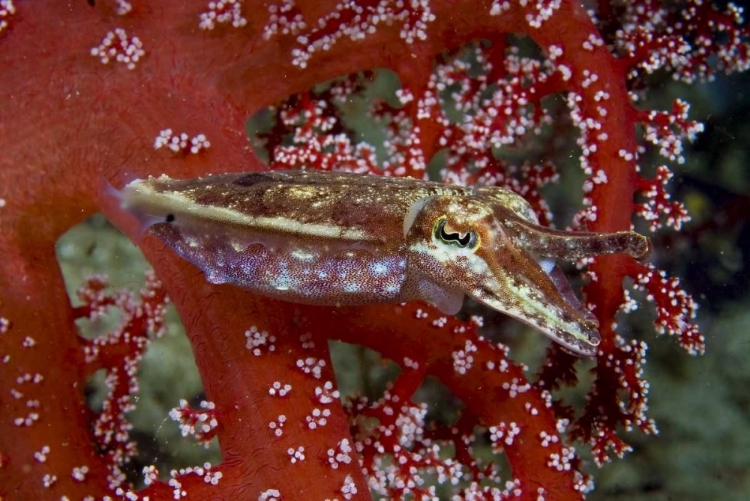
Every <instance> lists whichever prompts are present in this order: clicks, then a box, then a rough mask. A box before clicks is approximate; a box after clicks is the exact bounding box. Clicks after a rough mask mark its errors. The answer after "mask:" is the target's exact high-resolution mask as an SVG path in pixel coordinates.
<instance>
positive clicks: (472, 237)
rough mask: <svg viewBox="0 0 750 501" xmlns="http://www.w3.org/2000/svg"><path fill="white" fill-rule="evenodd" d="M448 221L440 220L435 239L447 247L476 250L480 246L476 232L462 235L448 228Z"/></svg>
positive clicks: (436, 227) (436, 226)
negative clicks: (453, 246)
mask: <svg viewBox="0 0 750 501" xmlns="http://www.w3.org/2000/svg"><path fill="white" fill-rule="evenodd" d="M447 224H448V220H447V219H446V218H440V219H438V221H437V224H436V225H435V238H437V239H438V240H439V241H440V242H442V243H444V244H447V245H456V246H458V247H461V248H462V249H475V248H476V247H477V244H479V238H478V237H477V234H476V232H474V231H468V232H466V233H461V232H457V231H451V228H450V226H448V227H447V228H446V225H447Z"/></svg>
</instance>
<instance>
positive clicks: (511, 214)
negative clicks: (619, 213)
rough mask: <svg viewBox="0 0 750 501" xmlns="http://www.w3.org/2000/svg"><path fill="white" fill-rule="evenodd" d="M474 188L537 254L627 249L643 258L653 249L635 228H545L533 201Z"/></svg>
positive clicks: (570, 256)
mask: <svg viewBox="0 0 750 501" xmlns="http://www.w3.org/2000/svg"><path fill="white" fill-rule="evenodd" d="M475 191H476V193H477V195H478V196H479V198H481V199H483V200H485V201H487V203H488V204H490V205H491V206H492V207H493V210H494V214H495V217H496V218H497V219H498V220H499V221H501V224H502V225H503V227H504V228H505V229H506V230H507V231H508V234H509V235H510V238H511V239H512V240H513V243H514V244H515V245H517V246H519V247H522V248H524V249H526V250H527V251H529V252H531V253H533V254H535V255H538V256H547V257H554V258H558V259H567V260H572V259H579V258H583V257H593V256H599V255H602V254H619V253H626V254H629V255H630V256H632V257H633V258H635V259H639V260H643V259H646V258H647V257H648V256H649V254H650V253H651V243H650V241H649V239H648V238H646V237H644V236H643V235H640V234H638V233H635V232H633V231H618V232H614V233H595V232H586V231H580V232H571V231H562V230H555V229H552V228H546V227H544V226H540V225H539V220H538V219H537V217H536V214H535V213H534V210H533V209H532V208H531V205H529V203H528V202H527V201H526V200H525V199H524V198H523V197H521V196H520V195H517V194H516V193H513V192H510V191H508V190H505V189H502V188H497V187H492V186H486V187H482V188H477V189H476V190H475Z"/></svg>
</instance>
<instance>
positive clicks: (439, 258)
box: [405, 195, 648, 356]
mask: <svg viewBox="0 0 750 501" xmlns="http://www.w3.org/2000/svg"><path fill="white" fill-rule="evenodd" d="M515 196H517V195H514V196H512V197H510V198H508V200H510V202H511V203H510V204H508V205H505V206H502V205H499V203H498V202H497V200H496V199H494V200H487V199H483V198H482V197H473V198H470V197H464V198H456V197H448V196H437V197H432V198H430V199H429V200H425V201H420V205H419V207H418V209H419V210H418V213H417V214H415V215H413V221H411V224H410V225H409V227H408V231H407V232H406V235H407V236H406V238H407V246H408V249H409V268H408V270H409V271H408V273H409V276H415V274H416V276H418V277H419V279H418V280H420V281H424V280H429V281H432V282H434V283H436V284H439V285H440V286H442V287H444V288H445V289H447V290H456V289H458V290H462V291H464V292H465V293H466V294H467V295H468V296H470V297H472V298H473V299H475V300H477V301H479V302H481V303H483V304H485V305H487V306H489V307H490V308H493V309H495V310H498V311H501V312H504V313H506V314H508V315H510V316H513V317H515V318H517V319H519V320H521V321H523V322H525V323H527V324H529V325H531V326H533V327H535V328H537V329H539V330H541V331H542V332H544V333H545V334H546V335H547V336H549V337H550V338H552V339H554V340H555V341H556V342H558V343H560V344H561V345H563V346H564V347H565V348H567V349H569V350H571V351H573V352H575V353H577V354H580V355H586V356H592V355H594V354H595V353H596V347H597V346H598V344H599V342H600V337H599V332H598V330H597V328H598V321H597V320H596V318H595V317H594V315H593V314H592V313H591V312H590V311H588V310H587V309H586V308H585V307H584V306H583V305H582V304H581V303H580V302H579V301H578V299H577V298H576V297H575V294H573V292H572V289H571V288H570V286H569V284H568V282H567V280H566V279H565V277H564V275H563V274H562V272H561V271H560V270H559V268H557V267H556V266H555V265H554V262H552V261H550V260H549V259H543V258H541V257H540V256H550V254H551V257H557V253H558V250H557V249H554V250H553V251H552V252H549V251H548V250H547V249H546V248H544V247H542V246H541V245H538V243H539V242H540V239H539V238H538V235H539V234H540V232H542V233H543V232H544V231H546V229H545V228H542V227H539V226H538V225H535V224H533V223H531V222H529V221H527V220H526V219H525V218H524V217H518V216H514V217H513V218H512V221H511V222H512V224H511V226H510V227H508V226H506V225H507V222H508V220H509V219H508V217H502V218H498V217H497V214H498V212H499V213H500V215H501V216H507V214H506V212H508V211H509V212H510V213H511V214H518V212H517V210H516V209H519V208H520V207H521V206H518V207H516V206H515V205H514V204H515V201H514V200H515V198H514V197H515ZM519 198H520V197H519ZM509 206H510V207H512V208H511V209H508V207H509ZM519 221H523V222H524V224H520V223H519ZM405 230H406V227H405ZM527 234H531V236H530V237H529V236H528V235H527ZM566 234H567V236H568V237H573V238H574V241H575V242H579V243H580V246H581V247H582V248H581V249H579V248H574V252H572V255H573V256H574V257H579V256H585V255H591V254H590V253H589V252H590V251H592V250H598V251H601V250H604V252H607V253H612V252H629V253H630V252H632V253H634V254H637V255H642V254H643V249H640V248H639V247H640V244H637V245H636V246H634V247H633V248H631V244H632V242H636V243H637V242H645V245H646V248H648V244H647V239H645V237H641V236H640V235H636V234H635V233H632V234H630V235H629V236H628V237H627V238H622V237H621V236H620V235H619V234H607V233H605V234H590V235H585V236H584V237H583V238H578V237H577V235H578V234H577V233H573V232H559V234H555V235H553V238H552V239H551V240H553V242H558V241H561V239H564V237H565V236H566ZM638 237H640V238H638ZM526 241H530V242H534V244H532V245H526V244H524V242H526ZM553 248H554V245H553ZM600 253H601V252H600ZM563 257H570V255H563Z"/></svg>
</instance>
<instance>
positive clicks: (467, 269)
mask: <svg viewBox="0 0 750 501" xmlns="http://www.w3.org/2000/svg"><path fill="white" fill-rule="evenodd" d="M115 195H116V196H117V197H118V198H119V199H120V201H121V204H122V206H123V208H125V209H126V210H128V211H130V212H131V213H133V214H134V215H135V216H136V217H137V219H138V220H139V221H140V222H141V223H142V232H141V234H143V232H145V231H148V232H150V233H151V234H154V235H156V236H157V237H159V238H161V239H162V240H163V241H164V242H165V243H166V244H167V245H168V246H169V247H171V248H172V249H173V250H174V251H175V252H176V253H177V254H179V255H180V256H182V257H183V258H185V259H187V260H188V261H190V262H191V263H193V264H195V265H196V266H198V267H199V268H201V269H202V270H203V271H204V273H205V275H206V278H207V279H208V281H210V282H212V283H232V284H235V285H238V286H240V287H244V288H246V289H248V290H250V291H252V292H254V293H257V294H261V295H265V296H269V297H274V298H279V299H283V300H286V301H294V302H299V303H306V304H317V305H327V306H341V305H362V304H375V303H402V302H406V301H413V300H424V301H428V302H430V303H432V304H433V305H435V306H437V307H438V308H439V309H440V310H442V311H443V312H444V313H446V314H455V313H457V312H458V311H459V310H460V309H461V306H462V303H463V299H464V296H465V295H467V296H469V297H471V298H473V299H474V300H476V301H479V302H480V303H483V304H485V305H486V306H488V307H490V308H493V309H495V310H498V311H501V312H504V313H506V314H508V315H511V316H513V317H515V318H518V319H519V320H521V321H523V322H526V323H527V324H529V325H531V326H533V327H535V328H537V329H539V330H541V331H542V332H544V333H545V334H546V335H548V336H549V337H551V338H552V339H554V340H555V341H557V342H558V343H560V344H562V345H563V346H564V347H565V348H567V349H569V350H571V351H573V352H575V353H578V354H581V355H588V356H590V355H594V354H595V353H596V346H597V345H598V344H599V333H598V331H597V327H598V323H597V321H596V317H594V315H593V314H592V313H591V312H590V311H588V310H587V309H586V308H585V307H584V306H583V305H582V304H581V302H580V301H579V300H578V299H577V298H576V295H575V294H574V293H573V291H572V289H571V287H570V285H569V284H568V281H567V279H566V278H565V276H564V274H563V273H562V271H560V268H558V267H557V266H556V265H555V264H554V259H558V258H562V259H578V258H582V257H587V256H595V255H599V254H613V253H627V254H629V255H631V256H632V257H634V258H637V259H642V258H644V257H645V256H646V255H647V254H648V252H649V248H650V247H649V241H648V239H647V238H646V237H644V236H642V235H639V234H637V233H634V232H630V231H625V232H617V233H581V232H568V231H559V230H551V229H548V228H545V227H542V226H540V225H539V224H538V221H537V219H536V217H535V215H534V212H533V210H532V209H531V207H530V206H529V204H528V203H527V202H526V201H525V200H524V199H523V198H521V197H520V196H519V195H516V194H515V193H513V192H511V191H508V190H505V189H502V188H497V187H477V188H468V187H462V186H453V185H447V184H441V183H433V182H429V181H420V180H416V179H409V178H392V177H383V176H375V175H358V174H349V173H332V172H322V171H272V172H252V173H235V174H221V175H216V176H208V177H203V178H197V179H187V180H179V179H170V178H169V177H167V176H164V175H162V176H160V177H158V178H153V177H150V178H148V179H140V180H136V181H133V182H131V183H130V184H128V185H126V186H125V187H124V188H123V189H122V190H121V191H119V192H116V193H115ZM384 200H387V203H384Z"/></svg>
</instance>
